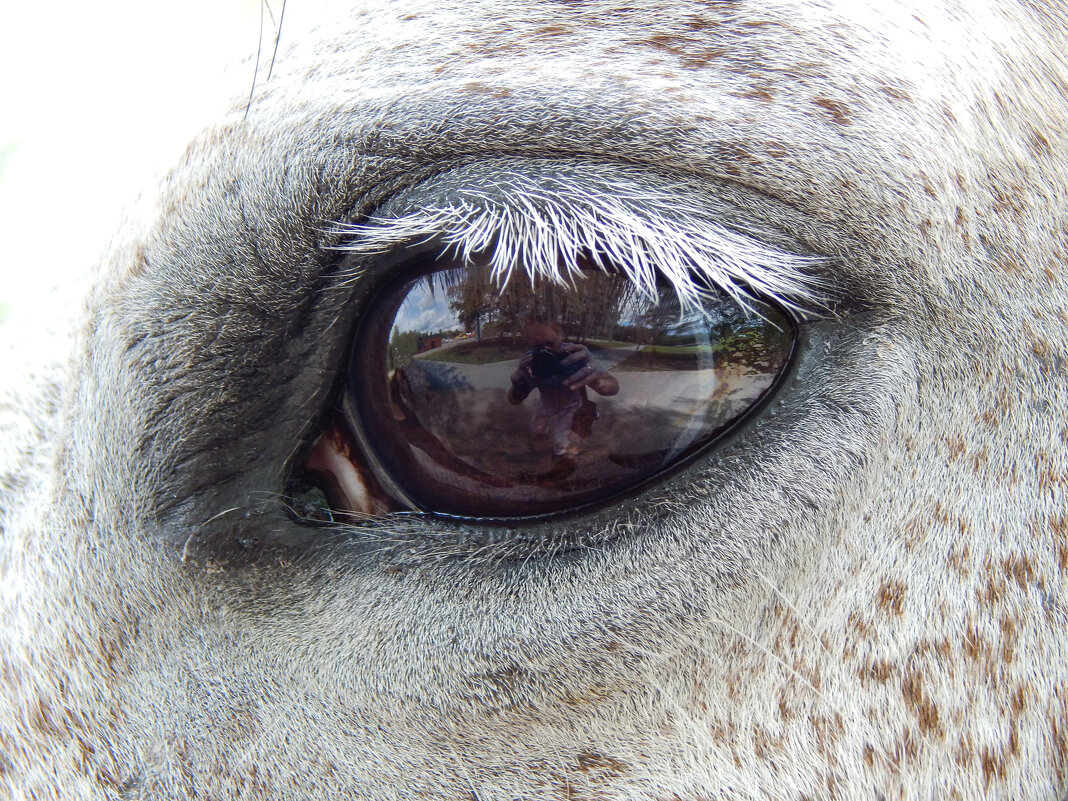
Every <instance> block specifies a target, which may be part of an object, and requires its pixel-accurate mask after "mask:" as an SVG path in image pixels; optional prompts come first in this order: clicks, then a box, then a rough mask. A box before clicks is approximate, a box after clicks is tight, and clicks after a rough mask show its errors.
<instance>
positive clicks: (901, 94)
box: [879, 85, 912, 103]
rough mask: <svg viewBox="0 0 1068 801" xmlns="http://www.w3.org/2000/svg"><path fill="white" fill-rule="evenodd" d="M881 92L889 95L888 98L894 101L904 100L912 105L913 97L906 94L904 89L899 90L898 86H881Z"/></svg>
mask: <svg viewBox="0 0 1068 801" xmlns="http://www.w3.org/2000/svg"><path fill="white" fill-rule="evenodd" d="M879 91H880V92H882V93H883V94H885V95H887V96H888V97H892V98H894V100H904V101H907V102H910V103H911V102H912V96H911V95H909V93H908V92H906V91H905V90H904V89H899V88H898V87H896V86H888V85H884V86H880V87H879Z"/></svg>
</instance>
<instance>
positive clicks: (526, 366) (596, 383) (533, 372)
mask: <svg viewBox="0 0 1068 801" xmlns="http://www.w3.org/2000/svg"><path fill="white" fill-rule="evenodd" d="M523 336H524V338H525V339H526V341H527V343H528V344H529V345H530V346H531V349H530V350H529V351H527V352H526V353H525V354H523V357H522V358H521V359H520V360H519V366H518V367H517V369H516V370H515V372H513V373H512V377H511V378H512V386H511V388H510V389H509V390H508V402H509V403H511V404H512V405H513V406H517V405H519V404H521V403H522V402H523V401H524V400H526V398H527V396H528V395H529V394H530V393H531V392H532V391H534V390H535V389H537V390H538V404H537V406H536V407H535V409H534V416H533V418H532V419H531V423H530V427H531V431H532V432H533V433H534V434H535V435H546V436H548V437H549V438H550V439H551V441H552V446H553V455H554V456H557V457H563V456H573V455H575V454H576V453H577V448H576V447H575V446H574V445H573V444H572V437H571V432H572V430H573V429H578V431H579V433H580V434H581V435H582V436H587V435H588V434H589V426H590V425H592V421H593V420H594V419H596V416H597V412H596V404H594V403H593V402H592V401H590V400H589V398H588V397H587V394H586V387H589V388H590V389H592V390H593V391H594V392H596V393H597V394H599V395H605V396H610V395H615V394H616V393H617V392H619V382H618V381H616V379H615V378H614V377H613V376H611V375H609V374H608V373H606V372H605V371H604V370H602V369H600V368H599V367H597V366H596V365H595V364H594V363H593V359H592V356H591V355H590V351H589V349H588V348H587V347H586V346H585V345H580V344H578V343H577V342H564V332H563V329H562V328H561V327H560V325H559V324H558V323H556V322H553V321H551V320H531V321H530V322H528V323H527V324H526V325H525V326H524V327H523ZM584 407H587V408H588V409H589V411H588V413H587V415H586V416H587V417H588V418H589V419H588V420H587V421H583V420H582V419H581V418H582V415H581V414H580V412H581V411H583V410H584ZM576 416H578V417H579V418H580V419H579V420H576ZM580 424H581V426H580ZM583 427H584V428H585V430H582V429H583Z"/></svg>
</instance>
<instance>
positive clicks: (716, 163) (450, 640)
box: [0, 0, 1068, 801]
mask: <svg viewBox="0 0 1068 801" xmlns="http://www.w3.org/2000/svg"><path fill="white" fill-rule="evenodd" d="M291 2H293V0H291ZM1066 31H1068V15H1066V11H1065V8H1064V6H1063V4H1061V3H1059V2H1058V3H1049V4H1047V3H1026V2H1013V1H1011V0H976V1H975V2H971V1H969V2H965V1H964V0H944V1H942V2H931V3H919V2H915V3H912V2H905V0H856V1H855V2H845V1H844V0H770V1H762V2H755V1H753V0H734V1H733V2H729V1H728V0H718V1H717V0H708V1H707V2H696V1H694V2H673V1H672V2H655V3H652V2H635V3H630V4H618V3H614V2H608V1H607V0H591V2H582V3H576V2H548V1H546V0H527V1H526V2H519V1H518V0H467V2H449V1H447V0H434V1H433V2H430V1H429V0H428V1H427V2H423V0H403V2H397V3H391V4H386V3H379V2H367V3H365V4H358V7H357V8H356V9H355V10H350V9H349V8H348V6H346V7H344V8H338V9H337V10H336V14H334V15H332V16H330V17H328V18H324V19H322V20H319V24H318V25H317V26H313V27H312V28H311V29H309V30H302V29H300V28H298V27H296V26H295V25H294V27H292V28H288V29H286V28H283V46H282V49H281V51H280V53H279V59H278V62H277V64H276V66H275V69H274V74H273V75H272V77H271V79H270V81H266V82H262V83H261V84H260V86H259V88H258V89H257V92H256V96H255V98H254V100H253V101H252V103H251V106H250V108H249V109H248V113H247V116H246V112H245V107H244V104H243V103H242V104H241V105H240V106H239V107H235V110H234V112H233V113H232V114H231V115H230V116H229V117H227V118H226V119H223V120H221V121H219V122H218V124H217V125H215V126H214V127H212V128H210V129H209V130H207V131H205V132H204V133H203V135H201V136H200V137H199V138H198V139H197V140H196V141H195V142H194V143H193V144H192V145H190V147H189V150H188V151H187V153H186V155H185V157H184V159H183V160H182V161H181V163H179V164H178V165H177V166H176V167H175V169H174V171H173V172H172V173H171V174H170V176H169V178H168V180H167V182H166V184H165V185H164V186H163V187H162V188H161V189H160V191H159V193H158V195H157V196H156V197H152V198H149V199H148V200H147V201H146V202H145V203H143V204H142V205H141V207H140V214H139V216H138V217H137V218H135V219H131V220H130V221H129V222H128V224H127V225H126V226H125V228H124V229H123V233H122V234H121V235H120V236H119V237H118V238H117V239H116V240H115V244H114V246H113V247H112V249H111V251H110V253H109V255H108V258H107V259H106V261H105V263H104V270H103V271H102V273H101V276H100V278H99V280H98V281H97V284H96V287H95V289H94V291H93V294H92V296H91V297H90V298H89V299H88V301H87V304H86V308H85V314H84V315H83V317H82V319H81V321H80V328H79V331H80V333H79V335H78V336H77V337H76V338H74V339H72V342H73V344H72V345H71V348H70V353H69V354H68V355H61V356H60V357H58V358H57V361H56V363H55V365H54V366H53V365H36V370H35V374H34V376H32V377H30V378H28V379H27V382H24V383H23V384H21V388H20V392H21V397H18V398H15V397H12V398H10V399H8V400H7V401H5V405H4V406H3V407H2V408H0V413H2V421H3V426H4V443H5V448H4V450H3V452H2V453H0V490H2V496H0V526H2V529H0V530H2V541H0V560H2V561H0V565H2V567H3V570H4V578H3V592H2V595H0V610H2V614H3V626H2V629H0V659H2V661H0V677H2V678H0V680H2V687H3V698H2V701H0V788H2V790H0V795H3V796H4V797H10V798H37V799H52V798H54V799H74V798H87V799H170V798H203V799H236V798H250V799H276V798H294V799H297V798H301V799H303V798H347V799H355V798H361V799H409V798H433V799H480V800H481V801H491V800H496V799H502V800H503V799H519V798H524V799H571V800H572V801H577V799H621V800H626V799H665V800H666V799H681V800H683V801H698V800H699V799H783V800H784V801H787V800H788V801H801V799H812V800H815V799H960V800H961V801H971V800H972V799H978V798H989V799H1034V800H1035V801H1039V800H1044V801H1061V799H1063V798H1064V794H1065V792H1066V790H1068V688H1066V684H1065V683H1066V676H1068V585H1066V581H1065V577H1066V571H1068V502H1066V488H1068V446H1066V443H1068V415H1066V413H1065V409H1066V408H1068V406H1066V404H1068V386H1066V381H1065V353H1066V352H1068V342H1066V339H1068V337H1066V332H1068V285H1066V282H1068V277H1066V273H1065V270H1064V262H1065V258H1066V248H1068V231H1066V222H1068V159H1066V158H1065V155H1066V146H1068V131H1066V126H1068V105H1066V103H1068V100H1066V94H1068V63H1066V61H1065V53H1066V52H1068V37H1066ZM503 163H507V164H508V165H509V168H510V169H516V170H520V171H522V170H523V169H526V167H525V166H524V165H529V164H534V163H537V164H539V165H542V166H541V168H542V169H544V168H545V167H544V165H546V164H550V165H551V164H554V163H560V164H569V165H579V168H581V169H583V170H587V171H588V172H589V174H590V175H593V176H595V177H594V178H593V179H591V180H593V181H594V182H596V181H597V180H599V179H598V178H597V177H596V176H611V175H613V174H614V172H615V171H624V170H626V171H628V172H627V174H628V175H631V176H639V177H638V178H635V179H634V180H635V181H638V182H639V183H640V182H641V181H645V182H646V183H647V185H649V186H652V185H655V184H657V182H661V181H665V180H668V179H670V180H672V181H677V182H679V185H680V186H681V185H685V186H686V187H690V188H689V189H687V190H686V191H692V192H693V193H694V194H695V196H701V197H707V198H709V199H710V200H709V202H710V203H719V202H722V203H723V204H725V205H729V206H730V207H731V208H734V209H736V210H737V215H739V216H740V217H744V218H745V220H746V221H747V222H751V225H752V227H753V228H752V229H753V230H754V231H772V230H773V231H776V232H779V235H781V241H782V242H790V243H794V245H795V246H796V247H797V249H798V250H799V251H801V252H803V253H807V254H816V255H820V256H824V257H826V259H827V264H828V265H829V266H828V267H827V269H826V270H825V275H824V277H825V278H827V279H828V280H829V281H831V282H832V285H833V287H834V288H835V291H836V301H835V304H834V307H833V309H832V313H831V314H829V315H827V316H826V317H825V318H824V319H822V320H820V321H818V322H814V323H812V325H811V326H810V330H809V332H808V333H807V334H806V337H807V340H806V341H807V345H806V348H805V352H804V353H803V354H802V356H801V358H800V360H799V363H798V367H797V371H796V375H795V377H794V378H793V379H792V380H791V381H790V382H789V383H788V385H787V386H786V387H784V389H783V391H782V393H781V397H780V399H779V400H778V401H777V403H776V405H774V406H773V407H772V408H771V409H769V410H768V411H767V412H766V413H765V414H763V415H762V416H761V418H760V419H759V420H757V421H756V422H754V423H753V424H752V425H750V426H748V427H746V428H744V429H743V430H741V431H739V432H737V433H736V435H735V436H734V437H732V438H731V439H730V441H729V442H727V443H726V444H724V445H722V446H720V447H718V448H717V449H715V450H714V451H712V452H711V453H710V454H708V456H707V457H706V458H703V459H702V460H701V461H700V462H699V463H697V464H695V465H694V466H692V467H691V468H690V469H688V470H687V471H685V472H683V473H681V474H680V475H677V476H675V477H674V478H672V479H671V480H669V481H666V482H661V483H659V484H657V485H655V486H652V487H650V488H649V489H648V490H647V491H646V492H645V493H644V494H643V495H641V496H640V497H639V498H637V499H635V500H632V501H628V502H625V503H621V504H619V506H618V507H616V508H612V509H609V510H606V511H602V512H598V513H595V514H591V515H585V516H583V517H581V518H577V519H575V520H573V521H570V522H565V523H562V524H560V526H561V527H560V529H559V530H556V531H554V532H552V533H553V535H554V536H556V537H558V538H561V537H562V538H564V539H565V540H566V539H567V537H569V536H571V534H573V532H572V531H571V530H570V529H571V528H574V529H578V528H582V530H583V531H584V532H585V534H586V535H587V539H586V540H584V541H585V542H595V543H596V544H595V547H594V546H591V547H586V548H580V549H577V550H572V551H570V552H567V553H555V554H552V553H546V552H544V551H538V550H537V549H536V548H535V547H534V546H533V545H530V546H528V547H529V548H531V549H532V553H531V554H529V555H530V558H521V559H516V558H512V557H514V555H515V549H516V548H517V547H518V548H519V549H520V550H522V547H523V546H522V544H521V543H520V545H519V546H516V543H515V541H504V542H498V543H497V544H494V543H493V542H489V541H486V540H485V539H484V538H482V539H480V537H482V534H481V533H480V532H479V531H478V530H477V529H478V527H477V526H474V527H472V528H471V529H468V530H464V531H459V532H457V531H454V530H449V531H445V530H444V529H443V528H442V526H444V524H442V523H439V522H435V521H429V522H424V523H411V522H404V523H403V524H402V523H397V526H398V528H397V530H396V531H395V532H394V533H393V536H394V539H395V542H392V543H387V544H386V545H370V544H368V543H366V542H364V541H363V540H361V539H360V537H358V536H353V537H337V536H335V535H334V534H333V533H331V532H328V531H318V530H303V529H300V528H299V527H297V526H296V525H295V524H294V523H293V522H292V521H290V520H289V518H288V517H286V516H285V514H284V513H283V512H282V511H281V510H279V509H278V508H277V506H276V505H274V504H273V503H271V502H270V501H269V496H270V495H271V493H277V492H279V491H281V489H282V477H283V474H284V471H285V469H286V468H287V465H288V461H287V460H289V459H290V458H291V457H292V456H293V454H297V453H299V452H300V449H301V447H303V446H306V444H307V441H308V437H309V436H310V433H311V431H312V426H314V425H315V424H316V422H317V421H318V419H319V416H320V414H321V412H322V410H323V408H324V404H325V403H326V402H327V391H328V388H329V387H330V385H331V383H332V381H333V378H334V377H335V376H336V375H337V371H338V369H339V364H340V361H341V359H342V354H343V353H344V352H345V347H346V343H347V341H348V340H347V336H348V335H347V334H346V333H345V332H346V331H349V330H351V323H352V319H351V315H350V314H349V313H348V312H345V311H340V312H339V311H338V310H339V309H347V308H349V307H350V306H351V304H348V303H347V300H348V299H349V298H350V297H351V296H352V295H353V293H357V294H358V293H359V291H360V284H361V280H365V279H364V278H361V277H357V278H356V279H355V280H341V277H340V276H339V275H338V274H337V273H336V272H335V271H336V269H337V263H338V254H337V252H336V251H333V250H330V249H329V247H330V246H332V245H335V244H337V237H336V235H335V234H333V233H331V231H332V230H333V229H332V226H333V224H334V223H336V222H359V221H360V220H361V219H362V218H363V217H364V216H365V215H366V214H367V213H368V212H369V211H371V210H372V209H374V208H376V207H378V206H379V205H380V204H381V203H382V202H384V201H385V200H386V199H387V198H389V197H390V196H392V195H393V194H395V193H396V192H397V191H398V190H399V189H401V188H403V187H412V186H417V185H418V184H419V183H420V182H421V181H424V180H426V179H428V178H430V177H431V176H434V175H437V174H440V173H443V172H444V171H446V170H448V169H450V168H452V167H455V166H457V165H468V168H469V169H472V170H476V171H477V170H494V169H498V168H499V167H500V165H501V164H503ZM584 174H585V173H584ZM643 176H644V177H643ZM595 191H596V183H594V184H593V185H591V193H592V192H595ZM621 191H623V190H621ZM737 222H738V220H737V219H736V220H735V223H737ZM665 236H670V231H669V232H666V233H665ZM350 278H351V277H350ZM31 380H32V381H33V382H36V383H29V382H30V381H31ZM265 498H268V500H265ZM569 527H570V528H569ZM461 541H464V542H469V543H470V542H477V543H478V547H475V548H466V549H465V548H464V547H460V546H459V545H458V543H460V542H461ZM509 549H510V550H509Z"/></svg>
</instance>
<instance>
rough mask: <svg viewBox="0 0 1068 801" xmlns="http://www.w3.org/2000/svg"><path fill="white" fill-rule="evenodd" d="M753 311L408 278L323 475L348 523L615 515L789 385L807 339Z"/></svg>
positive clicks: (456, 275) (372, 312) (670, 299)
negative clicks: (422, 516)
mask: <svg viewBox="0 0 1068 801" xmlns="http://www.w3.org/2000/svg"><path fill="white" fill-rule="evenodd" d="M747 305H748V306H749V308H746V307H744V306H743V305H741V304H740V303H738V302H737V301H735V300H733V299H732V298H730V297H729V296H727V295H726V294H724V293H721V292H718V291H712V290H710V291H708V292H706V293H704V295H703V296H702V297H701V299H700V300H699V301H696V302H685V303H684V302H682V301H680V299H679V297H678V295H677V294H676V292H675V290H674V289H673V288H671V287H669V286H667V285H665V286H664V287H663V288H654V289H649V288H647V287H645V288H642V287H638V286H637V285H636V284H635V283H634V282H633V281H632V280H630V279H629V278H628V277H626V276H624V275H622V274H618V273H615V272H611V271H604V270H595V269H587V270H585V271H583V272H581V273H578V274H576V275H574V276H572V277H570V278H569V279H568V280H567V281H566V282H561V281H559V280H557V281H553V280H549V279H543V278H533V279H531V278H528V277H526V276H523V277H522V278H519V277H516V276H513V277H512V278H511V280H507V281H505V282H504V285H503V286H501V285H500V284H499V282H498V281H497V280H495V276H494V275H493V273H492V271H491V270H490V268H489V267H487V266H485V265H478V264H475V265H468V266H459V265H455V264H447V265H445V266H442V265H433V266H431V267H429V268H424V269H423V270H421V271H418V272H417V273H415V274H414V275H413V274H412V273H409V274H408V275H406V276H405V277H403V278H401V279H400V280H397V281H395V282H393V283H392V284H390V285H388V286H386V287H385V288H384V289H383V290H382V291H381V292H380V293H378V295H377V296H376V297H375V298H374V300H373V302H372V303H370V304H369V305H368V310H367V312H366V313H365V314H364V316H363V319H362V322H361V325H360V327H359V330H358V332H357V335H356V339H355V342H354V347H353V351H352V355H351V359H350V363H349V369H348V376H347V380H346V382H345V386H344V389H343V398H342V403H341V408H342V409H343V414H342V415H340V416H339V419H337V420H335V421H334V423H333V424H332V425H331V427H330V429H329V430H328V431H327V433H326V434H325V435H324V436H323V438H322V439H321V440H320V442H319V443H318V444H317V445H316V446H315V449H314V450H313V452H312V455H311V457H310V458H309V460H308V462H307V471H308V472H307V474H306V476H307V477H314V478H315V479H316V480H317V481H318V483H319V485H320V486H321V487H322V489H323V490H324V493H325V495H326V496H327V497H328V498H329V502H330V506H331V507H332V511H331V512H330V513H329V516H328V517H329V519H333V520H338V519H340V520H346V519H353V518H356V517H359V516H362V515H366V514H374V513H378V512H385V511H391V510H400V509H409V510H421V511H425V512H436V513H442V514H449V515H459V516H464V517H474V518H486V517H499V518H522V517H531V516H538V515H544V514H549V513H556V512H561V511H565V510H573V509H577V508H580V507H583V506H586V505H589V504H592V503H596V502H599V501H603V500H606V499H609V498H611V497H612V496H614V495H618V494H619V493H621V492H624V491H626V490H628V489H631V488H635V487H637V486H638V485H640V484H641V483H643V482H645V481H647V480H648V479H650V478H651V477H654V476H657V475H658V474H661V473H663V472H664V471H666V470H668V469H670V468H672V467H674V466H677V465H679V464H680V463H681V462H683V461H684V460H686V459H687V458H688V457H690V456H692V455H693V454H695V453H696V452H697V451H699V450H700V449H702V448H704V447H705V446H706V445H708V444H709V443H710V442H712V441H713V440H715V439H717V438H718V437H719V436H721V435H722V434H723V433H724V432H726V431H727V430H728V429H730V428H731V427H732V426H733V425H735V424H737V423H738V421H740V420H741V419H742V418H743V417H745V416H746V414H747V413H748V412H750V411H751V410H753V409H754V408H755V407H756V406H757V405H758V404H759V403H760V401H761V400H762V399H764V398H765V397H766V396H768V394H769V393H770V392H771V390H772V389H773V387H774V386H775V385H776V381H777V379H778V378H779V377H780V376H781V375H782V373H783V372H784V369H785V367H786V365H787V364H788V362H789V359H790V355H791V352H792V350H793V345H794V338H795V331H794V327H793V325H792V323H791V321H790V319H789V318H788V317H787V315H786V314H784V313H783V312H782V311H780V310H779V309H777V308H775V307H774V306H771V305H768V304H766V303H761V302H758V301H752V302H751V303H748V304H747ZM346 512H347V513H348V515H347V516H346V514H345V513H346Z"/></svg>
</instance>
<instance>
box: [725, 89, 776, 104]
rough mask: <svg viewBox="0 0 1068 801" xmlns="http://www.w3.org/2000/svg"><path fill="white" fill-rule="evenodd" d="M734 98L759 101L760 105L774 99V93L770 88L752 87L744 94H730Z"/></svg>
mask: <svg viewBox="0 0 1068 801" xmlns="http://www.w3.org/2000/svg"><path fill="white" fill-rule="evenodd" d="M731 94H732V95H734V97H744V98H746V99H747V100H759V101H761V102H762V103H770V102H771V101H773V100H774V99H775V93H774V92H773V91H772V89H771V87H753V88H752V89H749V90H747V91H745V92H731Z"/></svg>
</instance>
